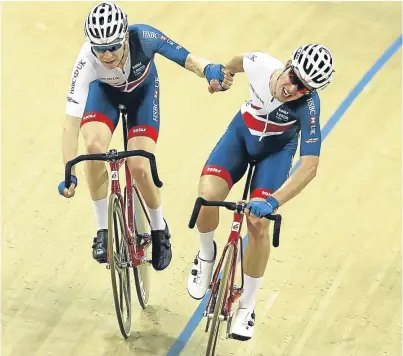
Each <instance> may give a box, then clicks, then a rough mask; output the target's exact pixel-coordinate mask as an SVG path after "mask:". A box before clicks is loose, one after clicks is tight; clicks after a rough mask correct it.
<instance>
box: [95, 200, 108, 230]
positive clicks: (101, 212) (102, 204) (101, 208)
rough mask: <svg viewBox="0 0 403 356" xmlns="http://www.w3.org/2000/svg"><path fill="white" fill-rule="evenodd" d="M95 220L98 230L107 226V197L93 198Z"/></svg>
mask: <svg viewBox="0 0 403 356" xmlns="http://www.w3.org/2000/svg"><path fill="white" fill-rule="evenodd" d="M92 204H93V209H94V215H95V221H96V224H97V228H98V230H101V229H107V228H108V198H104V199H101V200H93V201H92Z"/></svg>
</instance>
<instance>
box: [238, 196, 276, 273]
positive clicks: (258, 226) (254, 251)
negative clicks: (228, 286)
mask: <svg viewBox="0 0 403 356" xmlns="http://www.w3.org/2000/svg"><path fill="white" fill-rule="evenodd" d="M251 200H264V199H263V198H253V199H251ZM246 222H247V227H248V242H247V244H246V249H245V254H244V272H245V274H247V275H248V276H251V277H253V278H259V277H262V276H263V274H264V271H265V270H266V266H267V261H268V259H269V254H270V239H269V224H270V220H268V219H265V218H258V217H256V216H254V215H253V214H249V213H247V214H246Z"/></svg>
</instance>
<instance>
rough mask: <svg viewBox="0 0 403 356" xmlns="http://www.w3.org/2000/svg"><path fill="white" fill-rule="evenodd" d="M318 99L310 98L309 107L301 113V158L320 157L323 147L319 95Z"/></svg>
mask: <svg viewBox="0 0 403 356" xmlns="http://www.w3.org/2000/svg"><path fill="white" fill-rule="evenodd" d="M314 95H315V96H316V97H314V96H312V97H310V98H308V100H307V101H306V102H307V105H306V106H305V107H304V108H303V109H302V113H301V118H300V122H301V145H300V155H301V156H319V155H320V148H321V145H322V135H321V132H320V122H319V116H320V103H319V97H318V96H317V94H316V93H315V94H314Z"/></svg>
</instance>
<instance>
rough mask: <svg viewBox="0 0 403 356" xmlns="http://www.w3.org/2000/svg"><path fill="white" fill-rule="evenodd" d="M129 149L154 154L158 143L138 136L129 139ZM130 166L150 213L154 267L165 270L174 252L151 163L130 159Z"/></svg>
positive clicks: (144, 160) (143, 159) (145, 159)
mask: <svg viewBox="0 0 403 356" xmlns="http://www.w3.org/2000/svg"><path fill="white" fill-rule="evenodd" d="M127 147H128V149H129V150H143V151H147V152H150V153H152V154H154V152H155V147H156V143H155V141H154V140H152V139H151V138H149V137H145V136H137V137H132V138H131V139H129V141H128V144H127ZM128 165H129V169H130V173H131V175H132V177H133V178H134V180H135V182H136V184H137V187H138V188H139V190H140V193H141V195H142V196H143V198H144V200H145V202H146V204H147V207H148V209H149V212H150V219H151V237H152V243H153V247H152V263H153V267H154V269H156V270H163V269H165V268H166V267H168V265H169V263H170V262H171V259H172V252H171V244H170V242H169V239H170V238H171V235H170V233H169V229H168V225H167V224H166V221H165V219H164V216H163V211H162V205H161V194H160V191H159V189H158V188H157V187H156V186H155V184H154V181H153V178H152V175H151V168H150V161H149V160H148V159H147V158H144V157H139V156H137V157H130V158H129V159H128Z"/></svg>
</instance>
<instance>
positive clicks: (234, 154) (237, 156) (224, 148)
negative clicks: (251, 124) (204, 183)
mask: <svg viewBox="0 0 403 356" xmlns="http://www.w3.org/2000/svg"><path fill="white" fill-rule="evenodd" d="M245 130H247V128H246V127H245V125H244V124H243V121H242V116H241V114H240V113H239V112H238V113H237V115H236V116H235V117H234V119H233V120H232V122H231V123H230V125H229V126H228V128H227V130H226V131H225V133H224V135H223V136H222V137H221V138H220V140H219V141H218V143H217V145H216V146H215V147H214V149H213V151H212V152H211V153H210V156H209V157H208V159H207V161H206V163H205V165H204V168H203V170H202V173H201V176H202V177H201V179H203V180H206V179H208V177H209V176H216V177H219V178H221V179H223V180H224V181H225V182H226V184H227V189H228V191H229V190H230V189H231V188H232V186H233V185H234V184H235V183H237V182H238V181H239V180H240V179H241V178H242V177H243V175H244V174H245V172H246V169H247V168H248V154H247V150H246V146H245V140H244V134H245V133H246V131H245Z"/></svg>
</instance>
